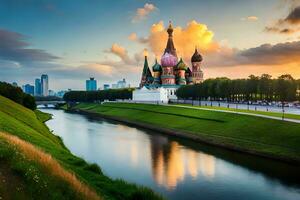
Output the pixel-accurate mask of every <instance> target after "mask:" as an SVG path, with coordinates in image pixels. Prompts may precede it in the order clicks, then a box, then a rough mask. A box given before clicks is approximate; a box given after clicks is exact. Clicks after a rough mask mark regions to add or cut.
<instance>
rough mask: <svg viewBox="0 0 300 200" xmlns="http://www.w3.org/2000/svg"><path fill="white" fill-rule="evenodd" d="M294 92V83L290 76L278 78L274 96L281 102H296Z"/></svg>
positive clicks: (295, 87)
mask: <svg viewBox="0 0 300 200" xmlns="http://www.w3.org/2000/svg"><path fill="white" fill-rule="evenodd" d="M296 90H297V86H296V82H295V80H294V78H293V77H292V76H291V75H289V74H285V75H281V76H279V77H278V79H277V84H276V94H277V95H278V97H279V100H280V101H281V102H284V101H294V100H296Z"/></svg>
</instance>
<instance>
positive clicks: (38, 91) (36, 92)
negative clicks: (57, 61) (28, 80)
mask: <svg viewBox="0 0 300 200" xmlns="http://www.w3.org/2000/svg"><path fill="white" fill-rule="evenodd" d="M34 83H35V90H34V95H35V96H41V95H42V91H41V90H42V87H41V79H39V78H37V79H35V82H34Z"/></svg>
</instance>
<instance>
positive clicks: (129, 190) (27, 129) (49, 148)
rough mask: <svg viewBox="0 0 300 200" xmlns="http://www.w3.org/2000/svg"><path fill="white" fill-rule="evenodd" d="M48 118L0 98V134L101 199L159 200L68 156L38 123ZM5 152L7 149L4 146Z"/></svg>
mask: <svg viewBox="0 0 300 200" xmlns="http://www.w3.org/2000/svg"><path fill="white" fill-rule="evenodd" d="M48 118H49V115H45V114H42V113H41V112H33V111H31V110H29V109H26V108H25V107H23V106H21V105H19V104H17V103H14V102H12V101H11V100H9V99H7V98H5V97H2V96H0V131H3V132H7V133H10V134H12V135H15V136H17V137H19V138H20V139H22V140H25V141H27V142H29V143H31V144H33V145H34V146H36V147H38V148H40V149H42V150H43V151H44V152H46V153H48V154H50V155H52V157H53V158H55V159H56V160H57V161H58V162H59V163H60V164H61V165H62V166H63V167H64V168H65V169H67V170H68V171H71V172H74V173H75V174H76V176H77V177H78V178H79V179H80V180H81V181H83V182H84V183H86V184H87V185H89V186H91V187H92V188H93V189H94V190H95V191H96V192H97V193H98V194H100V195H101V196H102V197H104V198H105V199H161V197H159V196H157V195H156V194H155V193H153V192H152V191H151V190H149V189H146V188H143V187H139V186H136V185H134V184H128V183H126V182H124V181H122V180H112V179H110V178H109V177H107V176H105V175H104V174H102V173H101V170H100V169H97V167H95V165H94V164H88V163H86V162H85V161H84V160H83V159H81V158H78V157H76V156H74V155H73V154H71V153H70V151H69V150H68V149H66V147H65V146H64V145H63V143H62V141H61V139H60V138H59V137H57V136H55V135H53V134H52V133H51V132H50V131H49V129H48V127H47V126H46V125H45V124H44V123H42V122H44V121H45V120H47V119H48ZM5 148H9V147H7V145H6V146H5ZM48 192H49V193H50V192H51V191H48ZM66 199H68V197H67V196H66Z"/></svg>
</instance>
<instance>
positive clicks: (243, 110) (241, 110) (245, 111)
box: [174, 104, 300, 120]
mask: <svg viewBox="0 0 300 200" xmlns="http://www.w3.org/2000/svg"><path fill="white" fill-rule="evenodd" d="M174 105H180V106H186V107H196V108H197V107H198V108H207V109H213V110H227V111H234V112H241V113H252V114H259V115H266V116H271V117H279V118H281V117H282V113H281V112H271V111H261V110H247V109H236V108H226V107H218V106H192V105H188V104H174ZM284 117H285V118H287V119H297V120H300V115H296V114H289V113H285V114H284Z"/></svg>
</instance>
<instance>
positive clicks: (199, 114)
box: [75, 103, 300, 162]
mask: <svg viewBox="0 0 300 200" xmlns="http://www.w3.org/2000/svg"><path fill="white" fill-rule="evenodd" d="M75 108H76V109H82V110H88V111H91V112H96V113H101V114H103V115H108V116H117V117H121V118H125V119H127V120H131V121H137V122H142V123H147V124H151V125H154V126H156V127H164V128H169V129H174V130H181V131H184V132H188V133H190V134H195V135H198V136H200V137H201V138H203V139H205V140H207V141H212V142H214V143H217V144H221V145H227V146H228V145H230V146H233V147H238V148H242V149H244V150H250V151H255V152H256V153H262V154H267V155H271V156H273V157H281V158H287V159H292V160H297V161H298V162H299V161H300V145H299V144H300V124H297V123H292V122H286V121H279V120H273V119H267V118H261V117H254V116H247V115H239V114H234V113H222V112H216V111H207V110H196V109H191V108H180V107H170V106H159V105H147V104H128V103H106V104H103V105H100V104H88V103H82V104H79V105H77V106H76V107H75Z"/></svg>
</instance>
